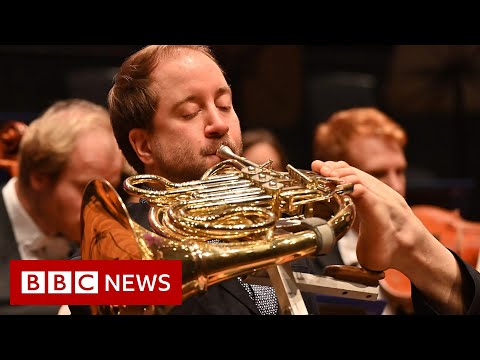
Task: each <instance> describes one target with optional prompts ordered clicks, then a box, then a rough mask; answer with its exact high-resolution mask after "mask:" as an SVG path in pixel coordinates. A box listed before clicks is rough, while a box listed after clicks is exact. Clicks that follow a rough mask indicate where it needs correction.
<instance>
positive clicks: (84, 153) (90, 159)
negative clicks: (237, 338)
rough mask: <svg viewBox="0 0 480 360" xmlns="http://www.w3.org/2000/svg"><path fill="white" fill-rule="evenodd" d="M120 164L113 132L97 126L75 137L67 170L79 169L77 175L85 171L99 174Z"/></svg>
mask: <svg viewBox="0 0 480 360" xmlns="http://www.w3.org/2000/svg"><path fill="white" fill-rule="evenodd" d="M119 160H120V161H119ZM120 166H121V157H120V150H119V149H118V146H117V144H116V142H115V138H114V137H113V134H111V133H110V132H109V131H107V130H105V129H100V128H98V129H95V130H93V131H86V132H82V134H81V135H80V136H79V137H78V138H77V140H76V142H75V146H74V149H73V151H72V154H71V155H70V159H69V163H68V166H67V170H75V171H76V170H79V175H80V174H86V173H98V174H99V175H100V174H104V173H105V172H106V171H110V170H112V169H118V168H119V167H120Z"/></svg>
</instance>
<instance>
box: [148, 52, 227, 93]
mask: <svg viewBox="0 0 480 360" xmlns="http://www.w3.org/2000/svg"><path fill="white" fill-rule="evenodd" d="M152 76H153V78H154V80H155V82H156V86H157V87H158V89H159V90H160V97H161V98H162V99H165V98H170V97H175V96H181V95H183V92H185V91H186V90H195V89H197V88H199V87H202V86H203V87H204V86H208V85H211V86H215V85H216V86H218V87H222V86H226V85H227V82H226V80H225V77H224V75H223V73H222V70H221V69H220V67H219V66H218V65H217V64H216V63H215V62H214V61H213V60H212V59H211V58H210V57H208V56H207V55H205V54H204V53H202V52H200V51H196V50H190V49H184V50H180V51H179V52H178V53H177V54H176V55H175V56H174V57H171V58H169V59H166V60H164V61H161V62H160V63H159V64H158V65H157V67H156V68H155V70H154V71H153V73H152ZM165 90H168V92H167V91H165Z"/></svg>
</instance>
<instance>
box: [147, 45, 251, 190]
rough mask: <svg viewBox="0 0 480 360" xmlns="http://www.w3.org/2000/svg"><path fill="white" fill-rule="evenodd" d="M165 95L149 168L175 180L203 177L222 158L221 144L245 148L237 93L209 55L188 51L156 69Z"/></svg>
mask: <svg viewBox="0 0 480 360" xmlns="http://www.w3.org/2000/svg"><path fill="white" fill-rule="evenodd" d="M153 76H154V78H155V79H156V87H157V90H158V91H159V94H160V100H159V104H158V108H157V112H156V114H155V117H154V122H153V127H154V131H153V134H151V136H149V140H148V142H149V148H150V151H151V158H152V160H151V161H150V162H147V163H145V161H144V163H145V170H146V172H147V173H153V174H157V175H161V176H164V177H165V178H167V179H169V180H170V181H173V182H184V181H188V180H195V179H199V178H200V177H201V175H203V173H204V172H205V171H206V170H208V169H209V168H210V167H212V166H213V165H215V164H217V163H218V162H220V161H221V159H220V158H219V157H218V156H217V155H215V153H216V150H217V148H218V147H219V146H220V145H221V144H226V145H228V146H229V147H230V148H231V149H232V150H233V151H234V152H235V153H236V154H240V153H241V148H242V142H241V131H240V123H239V120H238V117H237V114H236V113H235V111H234V109H233V104H232V93H231V90H230V87H229V86H228V84H227V82H226V80H225V77H224V76H223V74H222V72H221V70H220V68H219V67H218V66H217V65H216V64H215V62H213V61H212V60H211V59H210V58H209V57H208V56H206V55H204V54H203V53H200V52H197V51H191V50H186V51H184V52H182V53H181V55H179V56H178V57H177V58H176V59H172V60H169V61H167V62H165V63H162V64H160V65H159V66H158V67H157V69H156V70H155V71H154V73H153Z"/></svg>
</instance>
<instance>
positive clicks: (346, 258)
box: [338, 229, 358, 266]
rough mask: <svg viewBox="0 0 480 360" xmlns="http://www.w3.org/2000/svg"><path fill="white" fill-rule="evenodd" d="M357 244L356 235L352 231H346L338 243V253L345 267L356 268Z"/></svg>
mask: <svg viewBox="0 0 480 360" xmlns="http://www.w3.org/2000/svg"><path fill="white" fill-rule="evenodd" d="M357 242H358V234H357V232H356V231H355V230H353V229H350V230H348V231H347V233H346V234H345V235H344V236H343V237H342V238H341V239H340V240H339V241H338V251H339V253H340V257H341V258H342V261H343V263H344V264H345V265H353V266H358V259H357Z"/></svg>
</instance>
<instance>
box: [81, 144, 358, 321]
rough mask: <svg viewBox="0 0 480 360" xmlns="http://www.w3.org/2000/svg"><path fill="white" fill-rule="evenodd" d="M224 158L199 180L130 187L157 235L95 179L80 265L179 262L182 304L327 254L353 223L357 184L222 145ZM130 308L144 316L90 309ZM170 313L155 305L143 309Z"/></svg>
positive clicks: (84, 217) (130, 182)
mask: <svg viewBox="0 0 480 360" xmlns="http://www.w3.org/2000/svg"><path fill="white" fill-rule="evenodd" d="M217 154H218V156H219V157H221V158H222V159H225V160H223V161H222V162H220V163H218V164H217V165H215V166H213V167H212V168H210V169H209V170H207V171H206V172H205V173H204V175H203V176H202V177H201V179H200V180H197V181H188V182H184V183H172V182H170V181H168V180H167V179H165V178H163V177H161V176H157V175H135V176H131V177H129V178H127V179H126V180H125V181H124V188H125V190H126V192H127V193H128V194H130V195H132V196H138V197H141V198H143V199H145V200H146V201H147V202H148V203H149V204H150V206H151V207H150V212H149V217H148V220H149V223H150V226H151V228H152V231H151V230H148V229H146V228H144V227H142V226H140V225H139V224H138V223H136V222H135V221H133V220H132V219H131V217H130V215H129V213H128V211H127V208H126V206H125V204H124V203H123V202H122V200H121V198H120V196H119V195H118V193H117V192H116V191H115V189H114V188H113V187H112V186H111V185H110V184H109V183H108V182H107V181H105V180H100V179H96V180H93V181H91V182H90V183H89V184H88V185H87V187H86V189H85V191H84V196H83V202H82V211H81V212H82V214H81V226H82V242H81V254H82V259H85V260H131V259H135V260H162V259H166V260H182V298H183V300H185V299H187V298H188V297H190V296H194V295H196V294H198V293H200V292H202V291H205V290H206V289H207V288H208V286H210V285H213V284H216V283H218V282H221V281H224V280H227V279H230V278H233V277H236V276H241V275H246V274H249V273H252V272H254V271H258V270H262V269H266V268H267V267H269V266H272V265H279V264H284V263H287V262H290V261H292V260H294V259H297V258H299V257H303V256H309V255H313V256H316V255H323V254H326V253H328V252H329V251H330V250H331V249H332V246H333V245H334V244H335V242H336V241H337V240H339V239H340V238H341V237H342V236H343V235H344V234H345V233H346V231H347V230H348V229H349V228H350V227H351V225H352V224H353V221H354V219H355V206H354V204H353V202H352V200H351V199H350V197H348V195H347V194H348V193H349V192H351V191H352V190H353V185H352V184H344V183H342V182H340V181H338V180H336V179H330V178H325V177H322V176H320V175H319V174H317V173H315V172H312V171H307V170H299V169H296V168H294V167H293V166H291V165H288V166H287V172H278V171H275V170H272V168H271V162H267V163H265V164H261V165H258V164H255V163H253V162H251V161H249V160H247V159H245V158H243V157H240V156H238V155H236V154H234V153H233V152H232V151H231V150H230V149H229V148H228V147H227V146H224V145H222V146H220V148H219V149H218V151H217ZM145 185H148V187H145ZM132 309H133V312H135V311H137V310H138V309H136V308H134V307H130V306H128V305H122V306H119V305H115V306H113V305H112V306H92V312H93V313H95V314H112V313H113V314H122V313H130V312H131V311H130V310H132ZM170 309H171V308H168V307H165V306H161V305H155V306H153V305H149V306H145V307H143V308H142V309H141V310H140V312H141V313H152V314H166V313H168V312H169V311H170Z"/></svg>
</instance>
